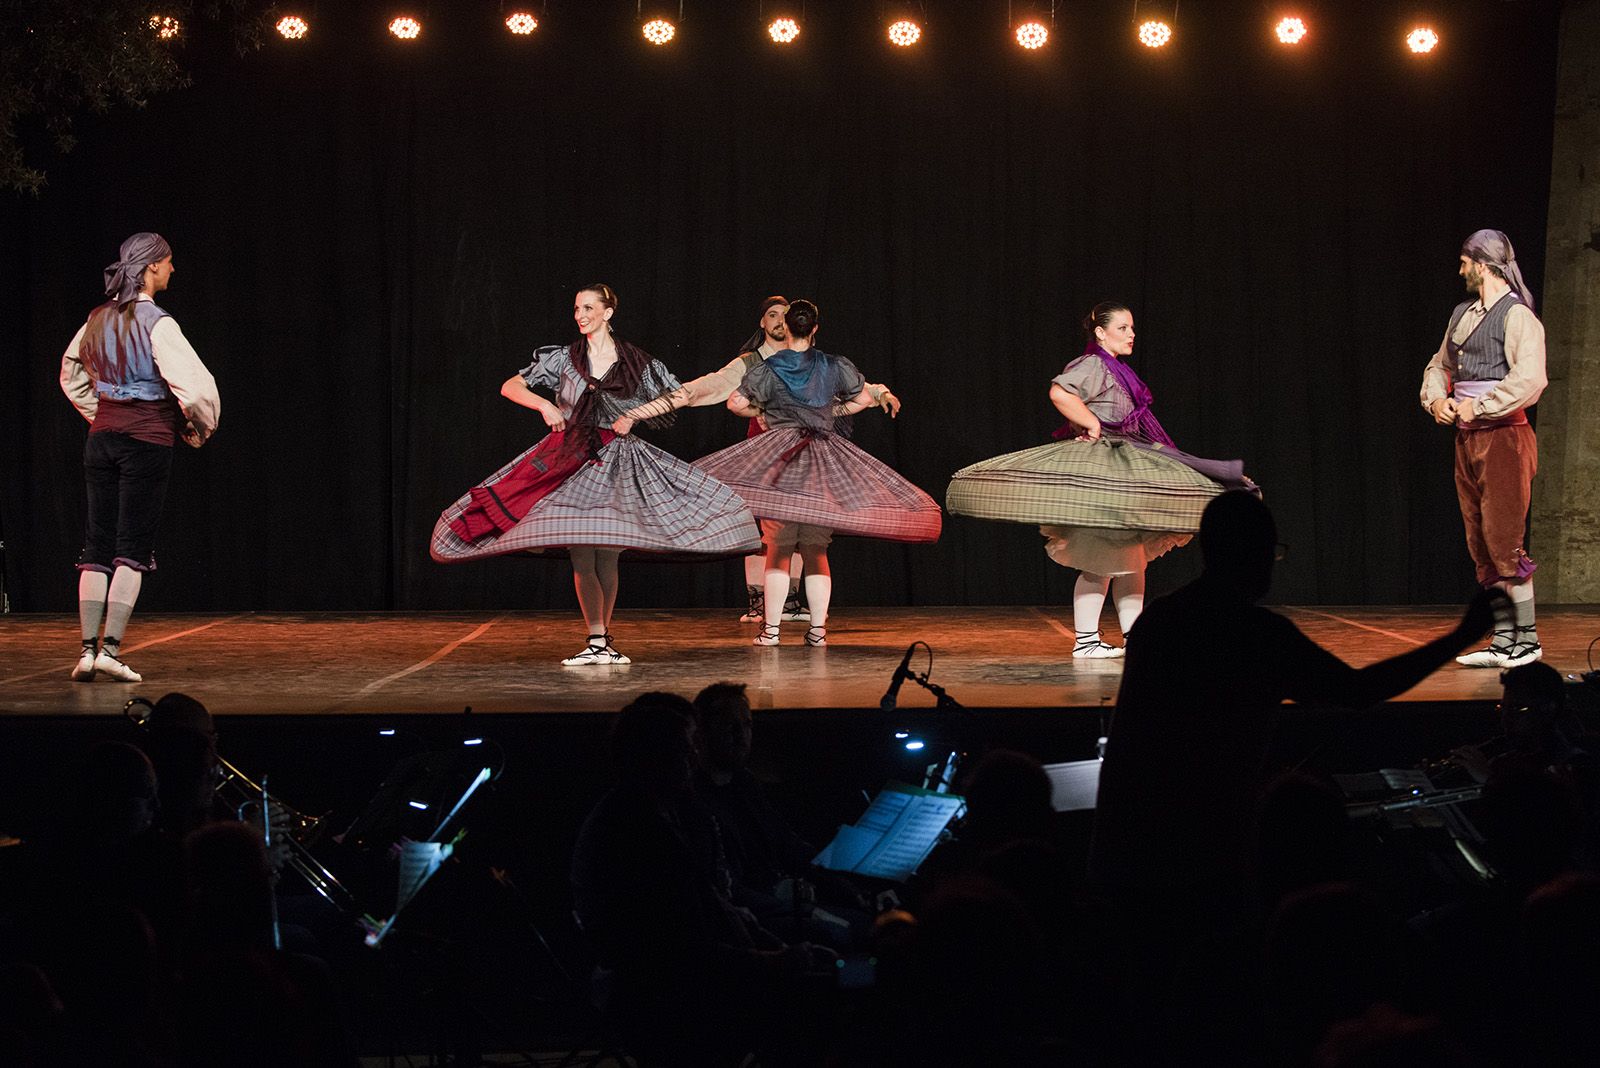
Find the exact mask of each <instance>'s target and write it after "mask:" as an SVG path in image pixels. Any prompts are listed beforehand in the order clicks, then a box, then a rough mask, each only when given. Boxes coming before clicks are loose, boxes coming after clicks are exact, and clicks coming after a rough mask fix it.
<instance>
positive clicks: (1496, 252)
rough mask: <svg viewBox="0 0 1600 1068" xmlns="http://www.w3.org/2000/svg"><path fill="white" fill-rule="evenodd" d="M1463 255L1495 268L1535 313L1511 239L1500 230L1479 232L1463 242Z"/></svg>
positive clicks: (1531, 296) (1531, 295)
mask: <svg viewBox="0 0 1600 1068" xmlns="http://www.w3.org/2000/svg"><path fill="white" fill-rule="evenodd" d="M1461 254H1462V255H1463V256H1466V257H1467V258H1468V259H1472V260H1476V261H1478V262H1479V263H1481V264H1483V265H1484V266H1486V267H1493V268H1494V269H1495V271H1496V272H1497V273H1498V274H1499V275H1500V277H1501V278H1504V279H1505V280H1506V283H1507V284H1508V285H1510V286H1511V289H1512V291H1513V292H1514V293H1516V295H1517V297H1518V298H1519V299H1520V300H1521V301H1522V303H1524V304H1526V305H1527V306H1528V310H1529V311H1533V294H1532V293H1530V292H1528V284H1527V283H1526V282H1524V281H1523V280H1522V272H1521V271H1520V270H1518V269H1517V254H1516V252H1515V251H1514V250H1513V249H1512V248H1511V239H1510V238H1509V237H1507V236H1506V235H1505V234H1502V233H1501V232H1500V231H1499V230H1479V231H1478V232H1477V233H1475V234H1473V235H1472V236H1471V237H1469V238H1467V239H1466V241H1464V242H1462V244H1461Z"/></svg>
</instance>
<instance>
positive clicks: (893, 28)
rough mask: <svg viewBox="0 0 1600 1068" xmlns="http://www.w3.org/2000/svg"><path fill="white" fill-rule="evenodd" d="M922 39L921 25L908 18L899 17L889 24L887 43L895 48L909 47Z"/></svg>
mask: <svg viewBox="0 0 1600 1068" xmlns="http://www.w3.org/2000/svg"><path fill="white" fill-rule="evenodd" d="M920 40H922V27H921V26H919V25H917V24H916V23H915V22H913V21H912V20H910V19H900V20H898V21H896V22H891V23H890V24H889V43H890V44H892V45H894V46H895V47H896V48H910V47H911V46H912V45H914V44H916V43H917V42H918V41H920Z"/></svg>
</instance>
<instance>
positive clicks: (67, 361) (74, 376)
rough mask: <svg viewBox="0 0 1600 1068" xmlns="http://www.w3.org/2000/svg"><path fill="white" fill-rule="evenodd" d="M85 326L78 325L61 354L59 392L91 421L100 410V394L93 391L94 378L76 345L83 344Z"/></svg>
mask: <svg viewBox="0 0 1600 1068" xmlns="http://www.w3.org/2000/svg"><path fill="white" fill-rule="evenodd" d="M87 326H88V324H87V323H85V324H84V326H80V327H78V332H77V333H76V334H73V335H72V341H71V343H69V344H68V345H67V351H66V352H64V353H62V355H61V392H63V393H65V394H66V395H67V400H69V401H71V402H72V406H73V407H74V408H76V409H78V414H79V415H81V416H83V417H84V418H85V419H87V420H88V421H89V422H91V423H92V422H94V413H95V412H97V411H99V410H100V395H99V394H97V393H96V392H95V391H94V379H92V378H90V377H89V372H88V371H87V370H86V369H85V368H84V366H83V360H82V359H81V358H80V357H79V356H78V346H79V345H81V344H83V331H84V329H85V328H86V327H87Z"/></svg>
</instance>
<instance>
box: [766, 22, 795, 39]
mask: <svg viewBox="0 0 1600 1068" xmlns="http://www.w3.org/2000/svg"><path fill="white" fill-rule="evenodd" d="M767 36H769V37H771V38H772V39H773V41H774V42H776V43H778V44H781V45H782V44H783V45H786V44H791V43H792V42H793V41H794V39H795V38H796V37H799V36H800V24H799V23H798V22H796V21H795V20H794V19H791V18H781V19H773V20H772V24H771V25H769V26H768V27H767Z"/></svg>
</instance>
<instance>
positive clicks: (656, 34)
mask: <svg viewBox="0 0 1600 1068" xmlns="http://www.w3.org/2000/svg"><path fill="white" fill-rule="evenodd" d="M640 30H641V32H642V33H643V34H644V39H645V40H646V41H649V42H650V43H651V44H653V45H664V44H666V43H667V42H668V41H670V40H672V39H673V38H674V37H676V36H678V27H676V26H674V25H673V24H672V23H671V22H670V21H668V20H667V19H651V20H650V21H649V22H647V23H645V24H644V25H643V26H642V27H640Z"/></svg>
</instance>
